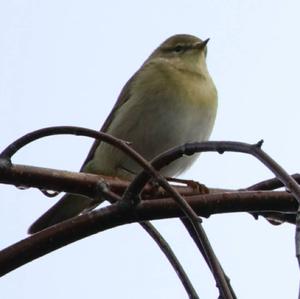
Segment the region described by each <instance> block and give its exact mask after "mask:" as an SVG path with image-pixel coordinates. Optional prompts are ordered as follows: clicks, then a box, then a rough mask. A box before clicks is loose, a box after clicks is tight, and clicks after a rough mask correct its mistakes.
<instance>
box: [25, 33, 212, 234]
mask: <svg viewBox="0 0 300 299" xmlns="http://www.w3.org/2000/svg"><path fill="white" fill-rule="evenodd" d="M207 43H208V39H206V40H204V41H202V40H201V39H199V38H197V37H195V36H192V35H186V34H179V35H174V36H171V37H170V38H168V39H167V40H166V41H164V42H163V43H162V44H161V45H160V46H159V47H158V48H157V49H156V50H154V52H153V53H152V54H151V55H150V56H149V58H148V59H147V60H146V61H145V62H144V64H143V65H142V66H141V68H140V69H139V70H138V71H137V72H136V73H135V74H134V75H133V76H132V77H131V79H129V81H128V82H127V83H126V85H125V86H124V88H123V89H122V91H121V93H120V95H119V98H118V100H117V102H116V104H115V106H114V107H113V109H112V111H111V113H110V114H109V116H108V118H107V119H106V121H105V122H104V125H103V127H102V129H101V131H103V132H106V133H108V134H111V135H113V136H115V137H118V138H120V139H122V140H126V141H129V142H130V143H131V145H132V147H133V148H134V149H135V150H136V151H137V152H138V153H140V154H141V155H142V156H143V157H144V158H146V159H148V160H151V159H153V158H154V157H155V156H157V155H158V154H160V153H162V152H164V151H166V150H168V149H170V148H172V147H175V146H179V145H182V144H185V143H188V142H195V141H206V140H208V138H209V136H210V134H211V131H212V129H213V125H214V122H215V117H216V112H217V91H216V88H215V85H214V83H213V81H212V79H211V77H210V75H209V73H208V70H207V66H206V54H207ZM196 158H197V155H193V156H190V157H182V158H180V159H179V160H176V161H174V162H173V163H171V164H170V165H168V166H167V167H165V168H164V169H162V170H161V173H162V174H163V175H166V176H169V177H172V176H176V175H178V174H180V173H181V172H183V171H184V170H186V169H187V168H189V167H190V166H191V164H192V163H193V162H194V161H195V160H196ZM81 171H82V172H88V173H94V174H101V175H107V176H115V177H119V178H121V179H125V180H132V179H133V178H134V176H135V175H136V174H137V173H139V172H140V171H141V168H140V166H139V165H138V164H137V163H136V162H135V161H133V160H132V159H131V158H130V157H128V156H127V155H126V154H124V153H123V152H121V151H120V150H119V149H117V148H114V147H113V146H111V145H109V144H107V143H104V142H99V141H95V143H94V144H93V146H92V148H91V150H90V152H89V154H88V156H87V158H86V160H85V162H84V164H83V166H82V168H81ZM92 202H93V201H92V200H91V199H89V198H87V197H84V196H82V195H77V194H65V195H64V196H63V197H62V198H61V199H60V200H59V201H58V202H57V203H56V204H55V205H54V206H53V207H52V208H50V209H49V210H48V211H47V212H46V213H45V214H43V215H42V216H41V217H40V218H39V219H37V220H36V221H35V222H34V223H33V224H32V225H31V227H30V228H29V233H30V234H33V233H35V232H38V231H40V230H42V229H44V228H46V227H49V226H51V225H54V224H56V223H58V222H61V221H63V220H65V219H68V218H71V217H73V216H76V215H78V214H80V213H81V212H82V211H83V210H85V209H87V208H89V207H90V205H91V204H92Z"/></svg>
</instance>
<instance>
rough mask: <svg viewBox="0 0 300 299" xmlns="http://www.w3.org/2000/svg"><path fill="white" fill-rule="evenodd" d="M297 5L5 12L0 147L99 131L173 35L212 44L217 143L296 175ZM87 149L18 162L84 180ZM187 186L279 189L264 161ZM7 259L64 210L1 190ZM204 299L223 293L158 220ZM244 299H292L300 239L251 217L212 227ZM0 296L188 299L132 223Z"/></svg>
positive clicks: (240, 163) (21, 157) (8, 5)
mask: <svg viewBox="0 0 300 299" xmlns="http://www.w3.org/2000/svg"><path fill="white" fill-rule="evenodd" d="M299 12H300V3H299V1H274V0H272V1H271V0H269V1H258V0H251V1H250V0H247V1H239V0H235V1H233V0H230V1H226V2H225V1H216V0H215V1H211V0H207V1H191V0H188V1H184V2H183V1H177V0H172V1H169V0H167V1H157V0H153V1H107V2H104V1H71V0H69V1H67V0H65V1H28V0H22V1H21V0H19V1H17V0H15V1H4V0H2V1H0V99H1V111H2V113H1V118H0V130H1V138H0V146H1V149H3V148H4V147H5V146H6V145H7V144H9V143H10V142H12V141H13V140H15V139H16V138H18V137H20V136H22V135H24V134H25V133H28V132H30V131H32V130H36V129H39V128H42V127H46V126H52V125H75V126H84V127H88V128H94V129H98V128H100V126H101V125H102V123H103V121H104V120H105V118H106V116H107V114H108V113H109V111H110V109H111V108H112V106H113V104H114V102H115V100H116V98H117V96H118V94H119V92H120V90H121V88H122V86H123V85H124V84H125V83H126V81H127V80H128V79H129V77H130V76H131V75H132V74H133V73H134V72H135V71H136V70H137V69H138V68H139V67H140V65H141V64H142V63H143V61H144V60H145V59H146V58H147V56H148V55H149V54H150V53H151V52H152V50H153V49H154V48H155V47H157V46H158V45H159V44H160V43H161V42H162V41H163V40H164V39H166V38H167V37H169V36H170V35H173V34H176V33H189V34H194V35H196V36H198V37H200V38H202V39H206V38H208V37H209V38H210V42H209V44H208V58H207V63H208V68H209V70H210V73H211V76H212V77H213V79H214V81H215V83H216V86H217V89H218V93H219V110H218V116H217V121H216V124H215V129H214V132H213V134H212V137H211V139H212V140H232V141H244V142H249V143H254V142H257V141H258V140H260V139H264V140H265V144H264V146H263V149H264V150H265V151H267V152H268V153H269V154H270V155H271V156H272V157H273V158H275V159H276V160H277V161H278V162H279V163H280V164H281V165H282V166H283V167H284V168H285V169H286V170H287V171H289V172H290V173H294V172H298V171H299V168H300V166H299V165H300V161H299V160H300V158H299V151H300V142H299V140H298V132H297V128H298V126H299V124H298V123H299V116H298V111H299V108H300V105H299V99H300V91H299V88H298V87H299V83H298V80H299V75H298V72H299V69H300V59H299V53H300V40H299V28H300V19H299ZM91 143H92V141H91V140H88V139H86V138H80V137H74V136H73V137H66V136H63V137H51V138H47V139H45V140H43V141H38V142H36V143H35V144H33V145H31V146H28V147H27V148H25V149H23V150H22V151H21V152H20V153H18V154H17V155H16V157H15V159H14V162H16V163H20V164H28V165H38V166H44V167H52V168H58V169H67V170H74V171H76V170H78V169H79V167H80V165H81V163H82V161H83V160H84V158H85V155H86V154H87V152H88V149H89V146H90V144H91ZM183 177H184V178H191V179H194V180H198V181H200V182H202V183H204V184H206V185H208V186H212V187H220V188H242V187H247V186H249V185H251V184H253V183H255V182H257V181H259V180H262V179H266V178H270V177H272V174H271V173H270V172H269V171H268V170H267V169H265V168H264V167H263V166H262V165H261V164H260V163H259V162H257V161H255V160H254V158H250V157H246V156H245V155H237V154H225V155H222V156H220V155H217V154H214V153H213V154H203V155H202V156H201V157H200V159H199V160H198V162H197V163H196V164H195V165H194V166H193V168H192V169H191V170H189V171H188V172H186V173H185V175H184V176H183ZM0 194H1V209H0V219H1V220H0V221H1V225H0V227H1V229H0V233H1V236H2V237H1V240H0V246H1V248H4V247H6V246H8V245H10V244H12V243H14V242H16V241H18V240H20V239H22V238H25V237H26V231H27V228H28V226H29V225H30V224H31V223H32V222H33V221H34V220H35V219H36V218H37V217H38V216H39V215H40V214H42V213H43V212H44V211H45V210H46V209H48V208H49V207H50V206H51V205H52V204H53V202H54V201H55V199H49V198H45V197H44V196H43V195H42V194H41V193H40V192H39V191H37V190H34V189H30V190H26V191H21V190H17V189H16V188H14V187H12V186H6V185H0ZM154 224H155V225H156V227H157V228H159V230H160V231H161V232H162V233H163V235H164V236H165V237H166V238H167V240H168V241H169V242H170V244H171V245H172V247H173V248H174V250H175V252H176V253H177V255H178V257H179V258H180V260H181V261H182V263H183V264H184V266H185V268H186V270H187V272H188V273H189V275H190V277H191V279H192V281H193V283H194V286H195V287H196V289H197V291H198V293H199V296H200V297H201V298H208V299H210V298H216V297H217V289H216V288H215V283H214V280H213V278H212V276H211V274H210V273H209V271H208V270H207V266H206V265H205V263H204V262H203V259H202V257H201V256H200V255H199V254H198V252H197V250H196V249H195V246H194V244H193V242H192V241H191V240H190V238H189V237H188V236H187V233H186V232H185V230H184V229H183V228H182V226H181V224H180V223H179V221H178V220H174V219H173V220H168V221H156V222H154ZM204 226H205V229H206V231H207V234H208V236H209V238H210V240H211V242H212V244H213V246H214V248H215V251H216V254H217V255H218V257H219V259H220V261H221V263H222V265H223V268H224V269H225V271H226V273H227V274H228V276H229V277H230V278H231V282H232V286H233V288H234V290H235V292H236V294H237V296H238V298H246V299H248V298H249V299H250V298H251V299H252V298H275V299H277V298H278V299H279V298H296V297H297V293H298V284H299V281H298V280H299V270H298V267H297V260H296V258H295V250H294V227H293V226H291V225H288V224H284V225H281V226H277V227H275V226H271V225H270V224H269V223H267V222H266V221H265V220H263V219H260V220H259V221H254V220H253V218H252V217H251V216H249V215H248V214H245V213H243V214H242V213H239V214H228V215H217V216H212V217H210V218H209V219H207V220H204ZM0 289H1V298H31V299H36V298H41V297H42V298H44V299H48V298H49V299H50V298H51V299H52V298H56V299H62V298H73V299H77V298H82V297H86V298H102V297H103V298H128V299H129V298H130V299H133V298H144V299H147V298H161V299H165V298H174V299H177V298H178V299H179V298H186V294H185V291H184V289H183V287H182V285H181V283H180V282H179V281H178V278H177V276H176V275H175V273H174V271H173V270H172V268H171V267H170V265H169V264H168V262H167V261H166V259H165V257H164V256H163V254H162V253H161V252H160V251H159V249H158V248H157V246H156V245H155V244H154V242H152V240H151V239H150V238H149V237H148V235H146V234H145V232H144V231H143V230H142V229H141V228H140V227H139V226H138V225H136V224H134V225H128V226H124V227H121V228H116V229H113V230H110V231H106V232H104V233H101V234H97V235H94V236H92V237H89V238H87V239H84V240H81V241H79V242H77V243H74V244H71V245H69V246H67V247H64V248H62V249H60V250H57V251H55V252H53V253H51V254H48V255H46V256H44V257H42V258H40V259H37V260H35V261H34V262H31V263H29V264H27V265H25V266H23V267H21V268H19V269H17V270H15V271H14V272H11V273H10V274H8V275H6V276H4V277H2V278H1V279H0Z"/></svg>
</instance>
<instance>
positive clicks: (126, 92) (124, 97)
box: [80, 72, 138, 171]
mask: <svg viewBox="0 0 300 299" xmlns="http://www.w3.org/2000/svg"><path fill="white" fill-rule="evenodd" d="M137 73H138V72H136V73H135V74H134V75H133V76H132V77H131V78H130V79H129V80H128V81H127V83H126V84H125V86H124V87H123V89H122V90H121V93H120V95H119V97H118V100H117V102H116V103H115V105H114V107H113V109H112V110H111V112H110V114H109V115H108V117H107V119H106V120H105V122H104V124H103V126H102V128H101V129H100V131H101V132H107V130H108V128H109V126H110V124H111V122H112V120H113V119H114V116H115V113H116V112H117V111H118V109H119V108H120V107H121V106H122V105H123V104H124V103H126V102H127V101H128V100H129V99H130V90H131V85H132V82H133V81H134V79H135V77H136V75H137ZM100 143H101V140H99V139H96V140H95V142H94V143H93V145H92V147H91V149H90V151H89V153H88V155H87V157H86V159H85V161H84V163H83V165H82V166H81V169H80V171H82V170H83V168H84V166H85V165H86V164H87V163H88V162H89V161H90V160H92V159H93V157H94V154H95V151H96V149H97V147H98V146H99V144H100Z"/></svg>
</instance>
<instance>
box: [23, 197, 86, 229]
mask: <svg viewBox="0 0 300 299" xmlns="http://www.w3.org/2000/svg"><path fill="white" fill-rule="evenodd" d="M91 204H92V200H91V199H90V198H88V197H85V196H82V195H76V194H65V195H64V196H63V197H62V198H61V199H60V200H59V201H58V202H57V203H56V204H55V205H54V206H53V207H51V208H50V209H49V210H48V211H47V212H46V213H44V214H43V215H42V216H41V217H40V218H38V219H37V220H36V221H35V222H34V223H33V224H32V225H31V226H30V227H29V229H28V233H29V234H34V233H37V232H39V231H41V230H43V229H45V228H47V227H49V226H51V225H54V224H57V223H59V222H62V221H64V220H66V219H69V218H72V217H74V216H77V215H78V214H80V213H81V212H82V211H83V210H85V209H86V208H88V207H90V206H91Z"/></svg>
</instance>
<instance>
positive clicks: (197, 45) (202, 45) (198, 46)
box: [193, 38, 209, 50]
mask: <svg viewBox="0 0 300 299" xmlns="http://www.w3.org/2000/svg"><path fill="white" fill-rule="evenodd" d="M208 42H209V38H207V39H206V40H204V41H202V42H198V43H195V44H194V46H193V48H194V49H199V50H203V49H204V48H205V47H206V45H207V43H208Z"/></svg>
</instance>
